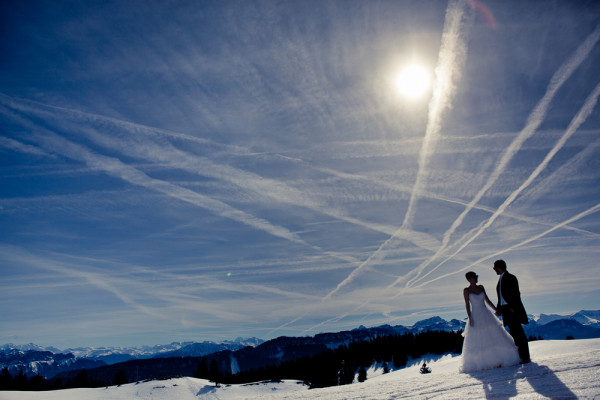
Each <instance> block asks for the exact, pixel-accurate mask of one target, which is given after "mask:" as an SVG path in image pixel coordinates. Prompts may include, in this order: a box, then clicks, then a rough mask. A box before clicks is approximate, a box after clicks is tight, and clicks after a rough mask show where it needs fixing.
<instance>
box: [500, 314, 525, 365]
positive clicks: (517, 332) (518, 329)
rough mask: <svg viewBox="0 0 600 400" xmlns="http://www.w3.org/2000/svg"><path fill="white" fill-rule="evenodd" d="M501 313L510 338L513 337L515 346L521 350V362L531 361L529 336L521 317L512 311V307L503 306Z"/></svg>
mask: <svg viewBox="0 0 600 400" xmlns="http://www.w3.org/2000/svg"><path fill="white" fill-rule="evenodd" d="M500 313H501V314H502V322H503V323H504V326H506V327H508V330H509V332H510V336H512V338H513V340H514V341H515V345H516V346H517V348H518V349H519V356H520V357H521V361H522V362H529V361H531V358H530V356H529V343H528V342H527V336H525V331H524V330H523V325H521V321H520V320H519V316H518V315H517V314H516V313H515V312H513V311H511V310H510V306H501V307H500Z"/></svg>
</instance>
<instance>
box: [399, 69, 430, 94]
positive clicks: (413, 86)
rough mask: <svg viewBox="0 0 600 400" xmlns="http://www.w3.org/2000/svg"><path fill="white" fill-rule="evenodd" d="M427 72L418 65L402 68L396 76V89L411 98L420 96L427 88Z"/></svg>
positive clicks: (428, 80)
mask: <svg viewBox="0 0 600 400" xmlns="http://www.w3.org/2000/svg"><path fill="white" fill-rule="evenodd" d="M429 82H430V79H429V73H428V72H427V70H426V69H425V68H423V67H422V66H420V65H417V64H412V65H409V66H408V67H406V68H404V69H403V70H402V71H400V73H399V74H398V76H397V78H396V82H395V83H396V89H398V91H399V92H400V93H402V94H403V95H404V96H406V97H409V98H411V99H416V98H419V97H421V96H422V95H423V94H424V93H425V92H426V91H427V90H428V89H429V84H430V83H429Z"/></svg>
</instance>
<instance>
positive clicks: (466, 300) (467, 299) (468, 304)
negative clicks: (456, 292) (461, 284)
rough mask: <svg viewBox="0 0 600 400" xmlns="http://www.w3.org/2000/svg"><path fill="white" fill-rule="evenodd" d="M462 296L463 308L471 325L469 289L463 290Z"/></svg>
mask: <svg viewBox="0 0 600 400" xmlns="http://www.w3.org/2000/svg"><path fill="white" fill-rule="evenodd" d="M463 296H465V307H466V309H467V315H468V316H469V324H470V325H473V320H472V319H471V303H469V289H467V288H465V290H463Z"/></svg>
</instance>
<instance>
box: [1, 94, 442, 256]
mask: <svg viewBox="0 0 600 400" xmlns="http://www.w3.org/2000/svg"><path fill="white" fill-rule="evenodd" d="M0 102H4V103H5V104H7V106H8V107H11V108H13V109H15V110H18V111H21V112H29V113H34V114H38V115H39V114H42V115H47V116H49V117H51V118H56V116H55V115H53V114H52V113H51V112H50V111H48V110H58V111H60V112H62V113H65V114H67V115H68V116H75V117H76V118H77V119H82V120H84V121H88V120H91V121H93V122H97V123H101V124H104V126H106V125H107V124H108V123H110V124H113V125H114V126H115V128H121V129H124V130H125V131H126V132H132V133H136V134H139V133H141V134H144V135H147V136H154V137H161V136H167V137H173V138H177V139H185V140H192V138H193V137H189V136H188V135H183V134H179V133H176V132H171V131H165V130H161V129H154V128H150V127H148V126H145V125H140V124H135V123H131V122H127V121H121V120H118V119H114V118H109V117H104V116H100V115H97V114H88V113H83V112H80V111H75V110H70V109H64V108H61V107H54V106H51V105H46V104H40V103H35V102H31V104H34V105H36V106H37V108H35V107H32V106H31V105H30V104H29V103H30V102H29V101H20V102H17V101H15V100H14V99H12V98H10V97H9V96H6V95H3V94H1V93H0ZM69 129H71V130H74V131H75V130H76V131H78V132H79V133H81V134H84V135H86V136H87V137H88V138H89V139H91V140H92V141H94V142H95V143H96V144H98V145H100V146H103V147H106V148H109V149H113V150H116V151H119V152H121V153H124V154H126V155H128V156H131V157H137V158H142V159H145V160H152V161H159V162H161V163H167V164H168V165H170V166H173V167H176V168H179V169H182V170H185V171H189V172H192V173H196V174H201V175H204V176H210V177H212V178H215V179H220V180H223V181H225V182H229V183H232V184H234V185H237V186H238V187H240V188H242V189H244V190H249V191H252V192H254V193H257V194H259V195H260V196H266V197H268V198H271V199H273V200H275V201H278V202H282V203H287V204H292V205H295V206H299V207H305V208H308V209H311V210H313V211H317V212H320V213H322V214H325V215H328V216H331V217H333V218H336V219H338V220H341V221H345V222H348V223H351V224H354V225H357V226H360V227H363V228H367V229H371V230H373V231H377V232H381V233H384V234H386V235H393V234H394V232H395V230H396V229H395V227H392V226H384V225H381V224H373V223H369V222H366V221H362V220H359V219H357V218H353V217H350V216H347V215H346V214H345V213H344V212H342V211H340V210H338V209H335V208H331V207H329V206H327V205H324V204H321V202H319V201H317V200H314V199H312V198H310V197H309V196H307V195H306V194H305V193H303V191H302V190H299V189H296V188H294V187H292V186H289V185H288V184H286V183H284V182H281V181H277V180H274V179H270V178H265V177H262V176H259V175H256V174H254V173H251V172H247V171H244V170H240V169H237V168H234V167H231V166H229V165H223V164H217V163H215V162H213V161H212V160H210V159H208V158H206V157H200V156H196V155H193V154H190V153H189V152H186V151H182V150H179V149H177V148H175V147H174V146H172V145H170V144H169V143H153V142H150V143H149V142H145V143H143V144H140V143H137V142H134V139H132V138H131V137H130V136H127V137H126V138H120V137H119V138H109V137H107V136H105V135H101V134H99V132H98V131H97V130H96V129H94V128H85V127H84V128H82V127H78V126H75V127H71V126H69ZM197 140H199V141H201V142H202V143H207V144H211V145H212V144H215V143H214V142H212V141H209V140H203V139H197ZM15 143H16V142H15ZM2 144H3V143H2V142H1V141H0V145H2ZM8 145H11V143H7V146H8ZM12 145H13V147H14V145H16V144H12ZM23 146H25V145H21V147H23ZM226 146H229V145H226ZM232 150H235V151H236V152H237V153H239V154H245V155H248V154H250V152H249V150H248V149H246V148H243V147H238V146H236V147H233V148H232ZM404 238H405V239H406V240H409V241H410V242H412V243H413V244H415V245H416V246H418V247H420V248H423V249H426V250H428V251H434V250H435V249H436V248H438V247H439V241H438V240H437V239H435V238H433V237H432V236H430V235H427V234H425V233H419V232H407V233H405V235H404ZM354 261H356V260H354Z"/></svg>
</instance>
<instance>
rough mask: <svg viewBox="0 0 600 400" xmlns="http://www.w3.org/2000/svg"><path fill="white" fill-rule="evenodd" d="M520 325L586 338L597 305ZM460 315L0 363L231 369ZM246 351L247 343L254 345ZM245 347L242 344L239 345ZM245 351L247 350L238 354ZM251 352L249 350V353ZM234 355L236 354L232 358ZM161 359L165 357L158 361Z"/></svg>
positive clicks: (598, 325) (47, 371) (458, 325)
mask: <svg viewBox="0 0 600 400" xmlns="http://www.w3.org/2000/svg"><path fill="white" fill-rule="evenodd" d="M529 321H530V322H529V324H528V325H525V326H524V328H525V333H526V334H527V336H528V337H535V338H536V339H537V338H541V339H548V340H549V339H566V338H567V337H568V338H573V339H588V338H600V311H599V310H581V311H579V312H576V313H573V314H570V315H556V314H540V315H539V316H534V315H530V316H529ZM464 327H465V321H464V320H462V321H460V320H457V319H452V320H450V321H446V320H444V319H443V318H441V317H439V316H435V317H431V318H428V319H425V320H422V321H418V322H416V323H415V324H414V325H412V326H403V325H396V326H391V325H381V326H377V327H370V328H367V327H365V326H359V327H358V328H355V329H352V330H349V331H340V332H328V333H319V334H317V335H315V336H312V337H285V336H282V337H279V338H275V339H272V340H269V341H267V342H264V341H263V340H261V339H258V338H246V339H244V338H237V339H235V340H232V341H223V342H208V341H205V342H173V343H170V344H168V345H156V346H140V347H128V348H121V347H100V348H93V347H81V348H74V349H67V350H59V349H56V348H54V347H41V346H38V345H36V344H34V343H29V344H25V345H15V344H11V343H9V344H5V345H3V346H0V368H4V367H7V368H8V369H9V372H10V373H11V374H12V375H16V374H18V372H19V370H23V372H24V373H25V374H26V375H27V376H33V375H36V374H40V375H43V376H46V377H47V378H52V377H53V376H55V375H57V374H60V373H64V372H68V371H76V370H80V369H82V368H88V369H89V368H94V367H99V366H104V365H107V366H108V365H112V364H120V363H123V362H127V361H132V362H133V361H136V360H148V359H158V358H160V359H170V358H179V359H180V360H182V359H183V358H185V359H188V360H191V359H194V358H198V357H202V356H206V355H210V354H216V353H223V354H228V356H227V357H230V358H231V355H233V354H234V352H236V353H237V356H236V357H234V358H235V359H233V358H232V361H231V365H232V367H231V368H232V372H235V371H234V370H233V369H235V368H240V365H242V366H243V368H252V367H254V366H253V365H252V364H253V363H255V364H256V366H259V365H264V364H265V363H267V362H282V361H287V360H293V359H296V358H299V357H302V356H306V355H313V354H318V353H319V352H322V351H325V350H327V349H335V348H337V347H339V346H340V345H342V344H349V343H352V342H360V341H364V340H370V339H373V338H377V337H381V336H390V335H403V334H405V333H413V334H414V333H420V332H426V331H446V332H449V331H459V330H462V329H464ZM258 348H260V351H259V352H257V351H255V350H253V351H251V352H250V351H249V349H258ZM245 349H246V350H245ZM246 353H248V354H249V356H247V357H244V354H246ZM250 353H251V355H250ZM238 358H239V359H238ZM164 362H165V363H167V361H166V360H165V361H164Z"/></svg>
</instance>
